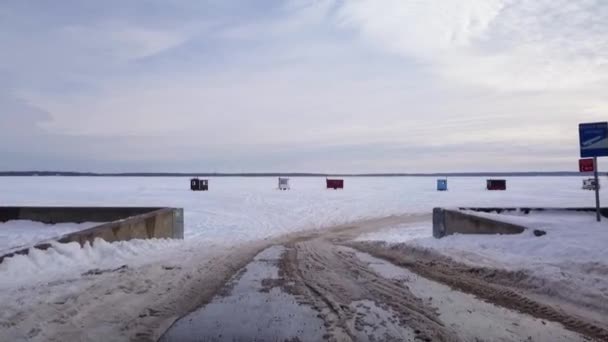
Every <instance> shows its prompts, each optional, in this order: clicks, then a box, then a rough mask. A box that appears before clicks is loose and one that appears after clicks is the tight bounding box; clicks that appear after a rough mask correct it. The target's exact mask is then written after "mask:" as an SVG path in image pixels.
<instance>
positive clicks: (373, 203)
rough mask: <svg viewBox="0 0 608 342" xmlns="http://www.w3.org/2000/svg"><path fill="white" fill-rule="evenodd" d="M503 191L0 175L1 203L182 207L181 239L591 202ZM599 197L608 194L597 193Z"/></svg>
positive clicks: (550, 186) (475, 181)
mask: <svg viewBox="0 0 608 342" xmlns="http://www.w3.org/2000/svg"><path fill="white" fill-rule="evenodd" d="M506 179H507V187H508V190H507V191H506V192H502V191H486V190H485V178H481V177H461V178H449V191H447V192H438V191H435V185H436V184H435V182H436V178H433V177H378V178H375V177H352V178H345V189H344V190H336V191H334V190H326V189H325V179H324V178H323V177H294V178H292V179H291V188H292V190H290V191H278V190H276V188H277V178H275V177H259V178H257V177H247V178H246V177H218V178H210V181H209V187H210V191H209V192H192V191H190V190H189V179H188V178H184V177H181V178H151V177H108V178H101V177H4V178H0V203H1V205H50V206H62V205H69V206H89V205H93V206H172V207H180V208H184V212H185V236H186V239H201V240H209V241H213V242H216V243H222V242H228V243H231V244H232V243H234V242H235V241H248V240H256V239H262V238H266V237H270V236H277V235H280V234H283V233H287V232H291V231H294V230H300V229H306V228H317V227H324V226H329V225H333V224H339V223H344V222H349V221H353V220H357V219H361V218H369V217H378V216H384V215H390V214H403V213H428V212H430V211H431V210H432V208H433V207H438V206H444V207H446V206H447V207H453V206H539V207H551V206H557V207H559V206H593V205H594V194H593V192H591V191H585V190H582V189H581V183H582V179H583V177H511V178H506ZM602 199H603V200H604V201H606V200H608V197H606V196H605V195H602Z"/></svg>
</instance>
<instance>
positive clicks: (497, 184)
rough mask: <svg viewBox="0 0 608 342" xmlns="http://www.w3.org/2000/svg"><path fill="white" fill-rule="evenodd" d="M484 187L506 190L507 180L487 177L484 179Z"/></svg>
mask: <svg viewBox="0 0 608 342" xmlns="http://www.w3.org/2000/svg"><path fill="white" fill-rule="evenodd" d="M486 189H488V190H507V181H506V180H505V179H488V180H487V181H486Z"/></svg>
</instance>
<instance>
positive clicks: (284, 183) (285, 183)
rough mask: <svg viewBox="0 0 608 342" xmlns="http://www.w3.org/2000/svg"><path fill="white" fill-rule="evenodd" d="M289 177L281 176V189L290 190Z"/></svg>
mask: <svg viewBox="0 0 608 342" xmlns="http://www.w3.org/2000/svg"><path fill="white" fill-rule="evenodd" d="M289 189H290V188H289V178H283V177H279V190H289Z"/></svg>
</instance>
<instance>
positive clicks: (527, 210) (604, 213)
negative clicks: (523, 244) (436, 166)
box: [458, 207, 608, 218]
mask: <svg viewBox="0 0 608 342" xmlns="http://www.w3.org/2000/svg"><path fill="white" fill-rule="evenodd" d="M458 209H460V210H471V211H480V212H484V213H497V214H500V213H502V212H513V211H517V212H521V213H524V214H529V213H530V212H534V211H565V212H588V213H595V207H593V208H592V207H580V208H534V207H521V208H498V207H484V208H479V207H473V208H458ZM600 214H601V215H602V216H604V217H607V218H608V208H600Z"/></svg>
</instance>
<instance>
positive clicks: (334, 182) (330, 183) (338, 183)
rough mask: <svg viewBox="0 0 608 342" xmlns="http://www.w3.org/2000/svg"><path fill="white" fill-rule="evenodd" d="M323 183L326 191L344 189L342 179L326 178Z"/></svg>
mask: <svg viewBox="0 0 608 342" xmlns="http://www.w3.org/2000/svg"><path fill="white" fill-rule="evenodd" d="M325 183H326V185H327V189H334V190H337V189H344V179H330V178H326V179H325Z"/></svg>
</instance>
